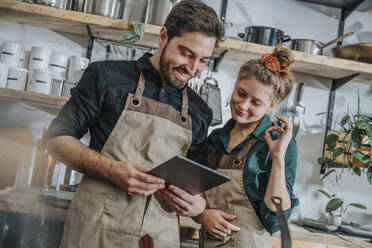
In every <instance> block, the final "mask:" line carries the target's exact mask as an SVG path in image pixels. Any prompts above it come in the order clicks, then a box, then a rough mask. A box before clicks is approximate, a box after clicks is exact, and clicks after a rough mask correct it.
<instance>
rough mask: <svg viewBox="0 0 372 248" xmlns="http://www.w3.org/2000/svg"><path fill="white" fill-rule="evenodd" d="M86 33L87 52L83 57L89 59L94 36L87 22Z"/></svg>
mask: <svg viewBox="0 0 372 248" xmlns="http://www.w3.org/2000/svg"><path fill="white" fill-rule="evenodd" d="M86 27H87V34H88V47H87V53H86V55H85V57H86V58H87V59H89V61H90V59H91V57H92V50H93V44H94V36H93V34H92V30H91V29H90V27H89V25H88V24H87V26H86Z"/></svg>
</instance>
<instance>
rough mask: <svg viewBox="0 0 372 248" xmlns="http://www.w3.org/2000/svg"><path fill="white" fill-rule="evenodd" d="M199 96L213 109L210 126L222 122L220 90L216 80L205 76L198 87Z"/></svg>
mask: <svg viewBox="0 0 372 248" xmlns="http://www.w3.org/2000/svg"><path fill="white" fill-rule="evenodd" d="M200 97H201V98H202V99H203V100H204V101H205V102H206V103H207V104H208V106H209V107H210V108H211V109H212V111H213V118H212V122H211V126H216V125H219V124H222V109H221V90H220V88H218V81H217V80H216V79H215V78H213V77H206V78H205V79H204V81H203V84H202V86H201V87H200Z"/></svg>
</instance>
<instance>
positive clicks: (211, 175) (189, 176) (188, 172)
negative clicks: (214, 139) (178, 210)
mask: <svg viewBox="0 0 372 248" xmlns="http://www.w3.org/2000/svg"><path fill="white" fill-rule="evenodd" d="M148 174H150V175H153V176H157V177H160V178H163V179H164V180H165V185H170V184H171V185H175V186H177V187H178V188H181V189H183V190H185V191H187V192H189V193H190V194H192V195H195V194H199V193H202V192H204V191H206V190H209V189H211V188H214V187H216V186H218V185H220V184H223V183H226V182H228V181H230V177H229V176H226V175H224V174H222V173H220V172H218V171H215V170H212V169H210V168H208V167H206V166H204V165H202V164H199V163H197V162H195V161H193V160H191V159H188V158H185V157H183V156H175V157H173V158H171V159H170V160H168V161H166V162H164V163H162V164H161V165H159V166H157V167H155V168H154V169H152V170H150V171H149V172H148Z"/></svg>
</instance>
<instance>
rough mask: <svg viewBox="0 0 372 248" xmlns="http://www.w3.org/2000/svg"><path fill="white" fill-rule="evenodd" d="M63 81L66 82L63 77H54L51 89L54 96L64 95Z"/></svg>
mask: <svg viewBox="0 0 372 248" xmlns="http://www.w3.org/2000/svg"><path fill="white" fill-rule="evenodd" d="M63 83H64V80H63V78H62V77H60V78H57V77H55V78H52V89H51V91H50V94H51V95H53V96H62V90H63Z"/></svg>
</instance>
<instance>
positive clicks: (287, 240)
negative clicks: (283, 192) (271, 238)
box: [271, 196, 291, 248]
mask: <svg viewBox="0 0 372 248" xmlns="http://www.w3.org/2000/svg"><path fill="white" fill-rule="evenodd" d="M271 201H272V202H273V203H274V205H275V207H276V213H277V215H278V219H279V226H280V236H281V240H282V248H291V234H290V232H289V228H288V224H287V220H286V218H285V215H284V212H283V209H282V198H280V197H277V196H273V197H271Z"/></svg>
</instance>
